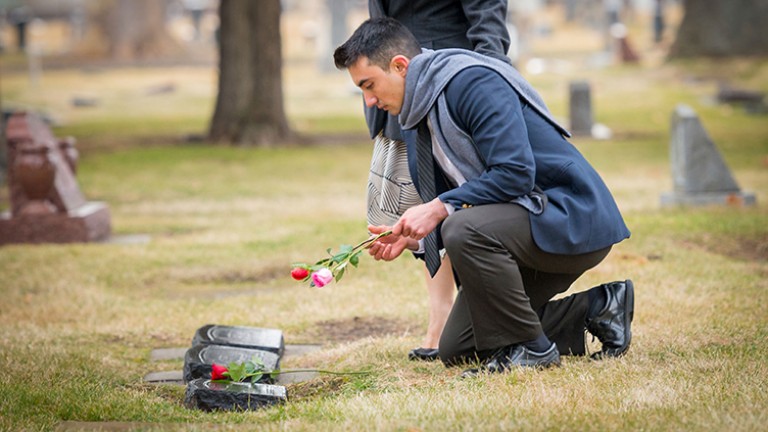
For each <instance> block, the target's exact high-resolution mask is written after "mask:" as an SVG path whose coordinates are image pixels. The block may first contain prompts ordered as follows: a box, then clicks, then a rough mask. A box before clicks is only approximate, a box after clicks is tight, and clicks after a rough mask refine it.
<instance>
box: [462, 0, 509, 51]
mask: <svg viewBox="0 0 768 432" xmlns="http://www.w3.org/2000/svg"><path fill="white" fill-rule="evenodd" d="M461 7H462V8H463V9H464V15H465V16H466V17H467V21H468V22H469V29H467V39H469V41H470V42H471V43H472V46H473V47H474V51H476V52H478V53H480V54H483V55H487V56H490V57H494V58H497V59H500V60H504V61H505V62H507V63H509V62H510V60H509V57H507V52H508V51H509V44H510V39H509V30H508V29H507V0H462V1H461Z"/></svg>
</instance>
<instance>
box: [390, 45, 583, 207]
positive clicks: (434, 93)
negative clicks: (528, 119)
mask: <svg viewBox="0 0 768 432" xmlns="http://www.w3.org/2000/svg"><path fill="white" fill-rule="evenodd" d="M472 66H484V67H488V68H489V69H492V70H494V71H496V72H498V73H499V74H500V75H501V76H502V77H503V78H504V79H505V80H506V81H507V82H508V83H509V85H510V86H512V88H513V89H514V90H515V91H516V92H517V93H518V94H519V95H520V96H521V98H522V99H523V100H524V101H525V102H527V103H528V105H529V106H531V107H532V108H533V109H534V110H535V111H536V112H538V113H539V114H541V116H542V117H543V118H544V119H546V120H547V121H548V122H549V123H550V124H552V126H553V127H554V128H555V129H556V130H557V131H558V132H560V133H561V134H562V135H565V136H570V133H568V131H567V130H566V129H565V128H564V127H562V126H560V125H559V124H558V123H557V122H556V121H555V120H554V119H553V118H552V115H551V114H550V113H549V110H548V109H547V107H546V105H545V104H544V101H543V100H542V99H541V96H539V94H538V93H537V92H536V90H534V89H533V87H531V85H530V84H528V82H527V81H526V80H525V79H524V78H523V77H522V76H521V75H520V74H519V73H518V72H517V70H516V69H515V68H513V67H512V66H511V65H509V64H507V63H506V62H503V61H500V60H496V59H494V58H491V57H487V56H484V55H482V54H477V53H475V52H473V51H467V50H462V49H445V50H440V51H432V50H427V49H423V50H422V54H419V55H417V56H415V57H414V58H413V59H411V62H410V63H409V65H408V74H407V75H406V78H405V80H406V81H405V95H404V97H403V107H402V110H401V112H400V117H399V121H400V124H401V125H402V126H403V128H404V129H412V128H415V127H416V126H417V125H418V124H419V123H420V122H421V121H422V120H423V119H424V118H425V117H427V118H428V119H429V124H430V126H431V131H432V136H433V139H435V140H436V141H437V143H438V145H439V146H440V148H441V149H442V150H443V151H444V152H445V153H446V155H447V156H448V158H449V159H450V160H451V161H452V162H453V164H454V165H455V166H456V168H457V169H458V170H459V171H460V172H461V173H462V175H463V176H464V178H466V179H467V180H470V179H472V178H475V177H477V176H479V175H480V174H482V173H483V171H485V169H486V166H485V161H484V160H483V158H482V157H481V155H480V154H479V153H478V151H477V148H476V147H475V144H474V141H473V140H472V137H470V136H468V135H467V133H466V131H463V130H461V128H459V127H458V126H457V125H456V123H455V122H454V121H453V119H452V118H451V115H450V113H449V111H448V106H447V104H446V102H445V94H444V93H443V90H444V89H445V86H446V85H448V83H449V82H450V80H451V79H452V78H453V77H454V76H456V74H457V73H459V72H461V71H462V70H464V69H466V68H468V67H472ZM546 201H547V200H546V196H545V195H544V194H543V192H542V191H541V190H540V189H539V188H538V187H534V190H532V191H531V192H530V193H528V194H527V195H523V196H519V197H517V198H515V199H513V200H512V202H514V203H517V204H519V205H521V206H523V207H524V208H526V209H528V211H530V212H531V213H533V214H541V212H542V211H544V207H545V206H546Z"/></svg>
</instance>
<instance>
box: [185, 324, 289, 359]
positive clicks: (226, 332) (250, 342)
mask: <svg viewBox="0 0 768 432" xmlns="http://www.w3.org/2000/svg"><path fill="white" fill-rule="evenodd" d="M210 344H213V345H228V346H233V347H240V348H250V349H258V350H264V351H270V352H273V353H275V354H277V355H278V356H282V355H283V350H284V349H285V343H284V340H283V332H282V331H280V330H278V329H266V328H257V327H241V326H222V325H215V324H207V325H204V326H203V327H200V328H199V329H197V331H196V332H195V336H194V337H193V338H192V345H193V346H194V345H210Z"/></svg>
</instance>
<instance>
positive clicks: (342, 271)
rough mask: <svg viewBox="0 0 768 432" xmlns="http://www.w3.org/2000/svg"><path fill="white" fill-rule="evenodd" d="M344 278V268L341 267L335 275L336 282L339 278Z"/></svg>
mask: <svg viewBox="0 0 768 432" xmlns="http://www.w3.org/2000/svg"><path fill="white" fill-rule="evenodd" d="M342 276H344V268H343V267H342V269H341V270H339V272H338V273H336V282H338V281H340V280H341V277H342Z"/></svg>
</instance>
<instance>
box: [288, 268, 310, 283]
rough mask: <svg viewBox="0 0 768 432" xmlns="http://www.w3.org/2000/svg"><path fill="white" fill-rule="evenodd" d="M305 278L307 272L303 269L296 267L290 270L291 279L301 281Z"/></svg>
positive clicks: (307, 274)
mask: <svg viewBox="0 0 768 432" xmlns="http://www.w3.org/2000/svg"><path fill="white" fill-rule="evenodd" d="M307 276H309V270H307V269H305V268H304V267H296V268H294V269H293V270H291V277H292V278H294V279H296V280H297V281H302V280H304V279H306V278H307Z"/></svg>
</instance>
